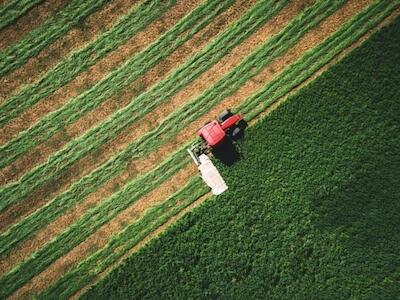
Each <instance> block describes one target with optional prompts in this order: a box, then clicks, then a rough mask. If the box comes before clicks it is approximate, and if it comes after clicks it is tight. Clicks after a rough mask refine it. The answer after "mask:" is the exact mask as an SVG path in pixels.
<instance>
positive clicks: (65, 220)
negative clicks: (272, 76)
mask: <svg viewBox="0 0 400 300" xmlns="http://www.w3.org/2000/svg"><path fill="white" fill-rule="evenodd" d="M305 3H308V4H309V5H311V2H310V1H307V2H305V1H303V0H296V1H293V2H292V3H291V4H288V6H287V7H285V8H284V9H283V10H282V11H281V12H279V13H278V14H277V15H276V16H275V17H273V18H272V19H271V20H270V21H269V22H267V23H266V24H265V25H264V26H262V27H261V28H260V29H259V30H257V31H256V32H255V33H253V35H251V36H250V37H249V38H248V39H247V40H246V41H244V42H243V43H242V44H240V45H238V46H236V47H235V48H234V49H233V50H232V52H231V53H230V54H229V55H227V56H226V57H224V58H223V59H222V60H221V61H220V62H218V63H217V64H216V65H215V66H213V67H212V68H211V69H210V70H208V71H207V72H205V73H204V74H203V75H201V76H200V77H199V78H198V79H196V80H195V81H194V83H192V84H191V85H189V86H188V87H186V88H185V89H184V90H183V91H181V92H179V93H177V94H176V95H175V96H173V97H172V99H173V100H172V102H168V104H167V108H168V109H166V108H165V107H161V108H160V109H157V110H156V111H155V112H154V113H151V114H149V115H147V116H146V117H145V118H144V120H143V122H141V124H142V125H140V126H139V127H138V126H137V125H136V127H137V128H132V127H131V129H130V130H134V133H133V134H132V135H130V136H128V138H125V136H124V135H125V133H126V132H125V133H124V134H123V135H122V136H121V135H119V136H118V137H117V138H116V139H115V140H114V141H111V142H110V144H109V145H106V147H105V148H103V149H101V150H100V151H99V152H98V153H96V154H94V155H93V158H92V159H94V158H96V156H98V155H101V154H107V156H106V157H105V158H104V160H105V159H107V158H109V157H108V156H112V155H113V152H115V151H116V150H117V149H121V148H124V147H125V146H126V145H127V144H129V143H130V142H131V141H132V139H135V138H137V137H138V136H140V135H141V134H143V133H144V132H146V131H147V130H149V129H150V127H154V126H155V125H156V124H155V123H154V122H152V120H154V119H155V118H160V119H163V118H164V117H165V116H167V114H168V113H169V112H170V111H171V110H174V109H175V108H176V106H179V105H182V104H183V103H185V102H187V101H188V100H189V97H191V96H197V95H199V94H201V92H203V91H204V90H205V89H206V88H207V87H208V86H209V85H211V84H213V83H215V82H216V81H218V80H219V79H220V78H221V77H222V76H223V75H224V74H225V73H226V72H228V70H231V69H233V68H234V67H235V66H237V65H238V64H239V63H240V61H241V60H242V59H243V58H244V57H246V56H247V55H248V54H249V53H251V52H252V50H254V48H255V47H257V46H259V45H261V44H263V42H264V41H265V39H267V38H268V37H269V36H271V35H273V34H274V33H276V32H279V31H280V30H281V29H282V28H284V27H285V26H286V25H287V24H288V23H289V22H290V21H291V19H292V18H293V17H294V16H296V15H297V14H298V13H299V11H300V10H301V9H302V8H304V7H305ZM239 8H242V6H240V5H239ZM159 114H163V115H159ZM196 126H197V125H196ZM134 127H135V126H134ZM128 131H129V130H128ZM190 133H191V134H192V132H190ZM120 141H122V142H123V143H120ZM117 142H118V144H117V145H114V144H115V143H117ZM170 146H172V148H171V147H170ZM174 146H175V145H173V144H172V145H169V147H170V148H171V149H169V150H167V152H165V153H163V156H165V154H166V153H168V152H169V151H172V150H173V147H174ZM107 149H109V150H107ZM106 151H107V153H106ZM154 154H155V153H153V154H152V155H151V156H149V157H147V158H146V159H142V160H139V161H135V163H134V164H132V165H131V167H130V168H129V169H128V170H127V171H126V172H124V173H123V174H122V175H121V176H118V177H117V178H115V179H112V180H110V182H108V183H106V184H105V185H104V186H103V187H101V188H100V189H99V190H98V191H96V192H94V193H92V194H91V195H89V196H88V197H87V199H86V200H84V201H83V202H81V203H79V204H77V205H76V207H75V208H73V210H72V211H71V212H70V213H68V214H65V215H64V216H62V217H60V218H59V219H58V220H56V221H55V222H53V223H51V224H50V226H49V228H45V229H44V230H42V231H41V232H40V233H38V235H37V236H36V238H34V239H33V240H32V241H27V242H26V243H24V244H22V245H21V247H18V249H16V250H15V251H13V253H12V254H11V255H12V256H13V257H16V256H18V258H17V259H16V260H18V259H21V257H23V256H24V255H25V256H26V255H27V254H28V253H30V252H33V251H35V249H38V248H39V247H40V246H41V245H42V244H44V243H45V242H46V241H47V240H48V239H49V236H52V234H55V232H56V231H55V230H58V231H62V230H61V229H65V228H66V227H67V226H69V224H70V223H71V222H72V220H74V219H77V218H79V217H80V216H81V215H83V214H84V213H85V212H86V210H87V209H89V208H90V207H93V206H95V205H96V204H97V203H99V202H100V201H101V200H102V199H104V198H105V197H108V196H109V195H111V194H112V193H113V192H115V191H116V189H118V187H120V186H123V185H124V184H125V183H126V182H127V181H129V180H131V179H132V178H133V177H135V176H137V175H138V173H140V174H141V173H143V172H145V171H149V170H150V169H151V168H152V167H154V166H155V163H156V162H157V160H158V161H160V160H159V159H157V154H156V155H155V156H154ZM92 159H91V160H92ZM97 159H98V158H97ZM86 160H87V158H86ZM89 163H90V160H89ZM78 165H79V166H83V167H82V170H85V171H87V168H88V166H86V165H85V163H82V162H79V164H78ZM71 214H73V215H71ZM54 225H56V226H57V227H58V229H55V226H54ZM60 227H61V228H60ZM39 237H40V238H39ZM29 244H30V245H29ZM20 249H21V250H22V253H25V254H22V253H21V252H20ZM12 260H13V261H14V262H11V261H10V262H9V263H8V265H12V264H15V261H16V260H14V259H12Z"/></svg>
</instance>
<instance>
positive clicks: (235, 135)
mask: <svg viewBox="0 0 400 300" xmlns="http://www.w3.org/2000/svg"><path fill="white" fill-rule="evenodd" d="M242 137H243V129H242V128H240V127H239V126H238V127H235V128H234V129H233V130H232V133H231V139H232V140H234V141H236V140H238V139H240V138H242Z"/></svg>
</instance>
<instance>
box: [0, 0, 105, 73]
mask: <svg viewBox="0 0 400 300" xmlns="http://www.w3.org/2000/svg"><path fill="white" fill-rule="evenodd" d="M106 3H107V0H87V1H80V0H72V2H71V3H70V4H68V5H67V6H66V7H65V8H64V9H63V10H61V11H60V12H58V13H57V14H56V15H55V16H54V17H52V18H51V19H49V20H48V21H46V22H45V23H44V24H42V25H40V26H39V27H37V28H35V29H34V30H32V31H31V32H30V33H29V34H28V35H27V36H26V37H24V38H23V39H22V40H21V41H19V42H17V43H15V44H14V45H11V46H9V47H8V48H7V49H5V50H4V51H2V52H1V53H0V76H3V75H5V74H7V73H9V72H11V71H13V70H15V69H16V68H18V67H20V66H21V65H22V64H24V63H25V62H26V61H27V60H28V59H29V58H31V57H33V56H35V55H37V54H38V53H39V52H40V51H41V50H42V49H43V48H45V47H46V46H48V45H49V44H51V43H52V42H54V41H55V40H56V39H58V38H59V37H60V36H62V35H63V34H64V33H66V32H67V31H69V30H70V29H71V28H72V27H73V26H76V25H77V24H79V22H81V20H83V19H84V18H86V17H87V16H88V15H90V14H91V13H93V12H95V11H97V10H98V9H100V8H101V7H102V6H103V5H104V4H106Z"/></svg>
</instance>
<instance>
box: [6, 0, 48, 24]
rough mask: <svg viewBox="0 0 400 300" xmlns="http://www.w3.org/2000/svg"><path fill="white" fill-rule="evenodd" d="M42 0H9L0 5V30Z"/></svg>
mask: <svg viewBox="0 0 400 300" xmlns="http://www.w3.org/2000/svg"><path fill="white" fill-rule="evenodd" d="M43 1H44V0H9V1H6V3H4V4H2V5H1V7H0V30H1V29H3V28H4V27H6V26H8V25H10V24H11V23H12V22H14V21H15V20H17V19H18V18H19V17H21V16H23V15H24V14H25V13H26V12H27V11H28V10H30V9H31V8H33V7H34V6H36V5H38V4H40V3H42V2H43Z"/></svg>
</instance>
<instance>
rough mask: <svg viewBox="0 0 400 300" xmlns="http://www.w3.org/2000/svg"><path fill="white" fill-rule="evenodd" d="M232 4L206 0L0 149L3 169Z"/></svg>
mask: <svg viewBox="0 0 400 300" xmlns="http://www.w3.org/2000/svg"><path fill="white" fill-rule="evenodd" d="M232 4H233V0H225V1H218V0H207V1H206V2H204V3H203V4H201V5H200V6H198V7H196V8H195V9H194V10H193V11H192V12H191V13H189V14H188V15H186V16H185V17H184V18H183V19H182V20H180V21H179V22H178V24H176V25H175V26H174V27H173V28H171V29H170V30H168V31H167V32H166V33H165V34H163V35H162V36H161V37H160V38H159V39H158V40H157V41H155V42H154V43H152V44H151V45H150V46H148V47H147V48H146V49H145V50H143V51H142V52H140V53H138V54H137V55H135V56H134V57H132V58H131V59H129V60H128V61H127V62H126V63H125V64H124V65H123V66H121V67H120V68H119V69H117V70H115V71H113V72H111V73H110V74H109V75H108V76H107V77H106V78H104V79H103V80H101V81H99V82H98V83H97V84H95V85H94V86H93V87H91V88H90V89H89V90H87V91H85V92H84V93H82V94H80V95H79V96H77V97H75V98H73V99H72V100H70V101H69V102H68V103H67V104H66V105H64V106H63V107H61V108H60V109H58V110H56V111H54V112H52V113H50V114H48V115H47V116H45V117H44V118H42V119H41V120H40V121H39V122H38V123H36V124H35V125H33V126H32V127H31V128H29V129H27V130H25V131H23V132H21V133H19V134H18V135H17V136H16V137H15V138H14V139H12V140H11V141H10V142H9V143H7V144H5V145H4V146H2V147H0V152H3V153H4V154H3V157H2V158H1V159H0V168H2V167H5V166H7V165H8V164H10V163H12V162H13V161H15V160H16V159H17V158H18V157H19V156H21V155H22V154H24V153H26V152H27V151H29V150H30V149H32V148H33V147H35V146H36V145H38V144H40V143H42V142H44V141H46V140H47V139H48V138H49V137H51V136H52V135H54V134H55V133H57V132H58V131H60V130H62V129H63V128H64V127H65V126H66V125H68V124H71V123H73V122H74V121H76V120H78V119H79V118H81V117H82V116H84V115H85V114H87V113H88V112H89V111H91V110H93V109H95V108H96V107H97V106H99V105H100V104H101V103H102V102H104V101H105V100H107V99H108V98H110V97H111V96H112V95H114V94H116V93H117V92H119V91H121V90H122V89H123V88H126V87H128V86H129V84H131V83H132V82H133V81H134V80H136V79H138V78H139V77H140V76H142V75H143V74H144V73H145V72H147V71H148V70H150V69H151V68H152V67H153V66H155V65H156V64H157V63H159V62H160V61H161V60H163V59H165V58H166V57H167V56H169V55H170V54H171V53H172V52H174V51H175V49H177V48H178V47H179V46H181V45H182V44H183V43H185V42H186V41H188V40H189V39H191V38H192V37H193V35H195V34H196V33H197V32H198V31H200V30H201V29H202V28H204V27H205V26H206V25H207V24H209V23H210V22H211V21H212V20H213V19H214V17H215V16H217V15H218V14H219V13H221V12H222V11H224V10H225V9H227V8H228V7H229V6H231V5H232Z"/></svg>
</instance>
